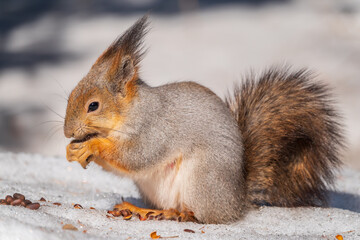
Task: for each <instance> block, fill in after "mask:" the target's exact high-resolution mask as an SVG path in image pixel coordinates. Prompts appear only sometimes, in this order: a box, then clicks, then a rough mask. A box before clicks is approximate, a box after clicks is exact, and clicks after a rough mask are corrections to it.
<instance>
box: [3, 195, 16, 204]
mask: <svg viewBox="0 0 360 240" xmlns="http://www.w3.org/2000/svg"><path fill="white" fill-rule="evenodd" d="M5 200H6V203H7V204H11V203H12V201H14V198H13V197H12V196H10V195H7V196H6V198H5Z"/></svg>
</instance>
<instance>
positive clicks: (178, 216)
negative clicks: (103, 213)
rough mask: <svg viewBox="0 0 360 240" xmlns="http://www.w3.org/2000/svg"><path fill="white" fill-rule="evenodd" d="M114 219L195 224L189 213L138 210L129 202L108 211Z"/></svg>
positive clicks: (173, 210)
mask: <svg viewBox="0 0 360 240" xmlns="http://www.w3.org/2000/svg"><path fill="white" fill-rule="evenodd" d="M108 213H110V214H112V215H113V216H114V217H119V216H123V217H124V219H125V220H128V219H130V218H131V217H132V216H133V215H137V216H138V217H139V219H140V220H141V221H144V220H177V221H179V222H197V219H196V218H195V216H194V213H193V212H191V211H183V212H179V211H177V210H176V209H167V210H153V209H146V208H139V207H137V206H135V205H133V204H131V203H129V202H123V203H121V204H117V205H115V207H114V210H113V211H108Z"/></svg>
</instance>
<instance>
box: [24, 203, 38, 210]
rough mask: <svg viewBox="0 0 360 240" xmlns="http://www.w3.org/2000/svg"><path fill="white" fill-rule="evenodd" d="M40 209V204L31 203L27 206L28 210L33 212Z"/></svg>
mask: <svg viewBox="0 0 360 240" xmlns="http://www.w3.org/2000/svg"><path fill="white" fill-rule="evenodd" d="M39 207H40V203H30V204H29V205H27V206H26V208H28V209H31V210H37V209H39Z"/></svg>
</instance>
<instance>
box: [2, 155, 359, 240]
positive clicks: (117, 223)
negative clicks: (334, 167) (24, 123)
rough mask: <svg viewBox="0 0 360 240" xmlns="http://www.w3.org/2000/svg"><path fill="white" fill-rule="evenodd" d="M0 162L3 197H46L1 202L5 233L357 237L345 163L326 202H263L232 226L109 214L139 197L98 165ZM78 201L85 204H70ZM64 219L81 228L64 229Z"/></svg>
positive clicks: (355, 196)
mask: <svg viewBox="0 0 360 240" xmlns="http://www.w3.org/2000/svg"><path fill="white" fill-rule="evenodd" d="M0 165H1V166H2V167H1V168H0V176H1V178H0V197H1V198H4V197H5V196H6V195H8V194H13V193H15V192H19V193H22V194H24V195H25V197H26V198H27V199H30V200H32V201H38V200H39V199H40V198H41V197H44V198H45V199H46V200H47V202H40V203H41V207H40V209H39V210H29V209H26V208H23V207H13V206H0V239H2V240H7V239H11V240H15V239H29V240H30V239H36V240H39V239H150V233H151V232H153V231H157V234H158V235H161V236H162V237H171V236H177V238H175V239H230V238H231V239H278V238H281V239H335V236H336V235H338V234H340V235H342V236H343V237H344V239H359V238H360V185H359V182H360V172H356V171H353V170H350V169H345V170H344V171H342V172H341V174H339V176H338V178H337V189H338V190H339V192H337V193H335V192H334V193H332V196H331V201H332V203H331V205H332V206H331V208H293V209H286V208H275V207H263V208H261V209H260V210H256V211H252V212H250V213H249V214H248V215H247V216H246V217H245V219H243V220H241V221H239V222H237V223H234V224H231V225H204V224H195V223H178V222H173V221H139V220H138V219H131V220H129V221H126V220H123V219H122V218H108V217H106V215H107V210H109V209H111V208H112V206H113V205H114V204H115V203H119V202H120V201H121V198H122V197H123V198H124V199H125V200H127V201H131V202H133V203H137V204H139V203H140V204H141V200H140V199H139V194H138V192H137V190H136V188H135V186H134V185H133V183H132V182H131V181H130V180H128V179H124V178H120V177H118V176H115V175H113V174H111V173H107V172H104V171H103V170H101V169H100V168H99V167H98V166H96V165H95V164H92V165H91V166H90V167H89V169H87V170H84V169H82V168H81V167H80V165H79V164H76V163H68V162H67V161H66V160H65V159H64V158H45V157H42V156H40V155H28V154H12V153H3V154H0ZM54 202H58V203H61V204H62V205H61V206H57V205H54V204H53V203H54ZM76 203H78V204H80V205H82V206H83V209H74V207H73V204H76ZM90 207H94V208H95V210H92V209H90ZM65 224H72V225H73V226H75V227H76V228H77V229H78V230H77V231H71V230H63V229H62V227H63V226H64V225H65ZM184 229H191V230H194V231H195V233H188V232H184ZM84 230H85V233H84ZM202 231H203V232H202Z"/></svg>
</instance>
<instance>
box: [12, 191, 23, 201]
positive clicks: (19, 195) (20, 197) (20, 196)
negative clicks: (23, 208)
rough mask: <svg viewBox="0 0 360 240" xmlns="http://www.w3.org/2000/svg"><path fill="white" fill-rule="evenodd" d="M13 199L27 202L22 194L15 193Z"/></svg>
mask: <svg viewBox="0 0 360 240" xmlns="http://www.w3.org/2000/svg"><path fill="white" fill-rule="evenodd" d="M13 197H14V198H15V199H21V201H24V200H25V196H24V195H22V194H21V193H14V195H13Z"/></svg>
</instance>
